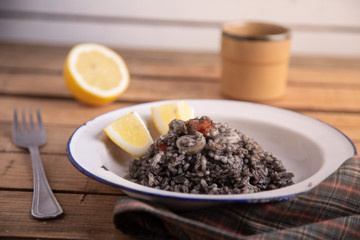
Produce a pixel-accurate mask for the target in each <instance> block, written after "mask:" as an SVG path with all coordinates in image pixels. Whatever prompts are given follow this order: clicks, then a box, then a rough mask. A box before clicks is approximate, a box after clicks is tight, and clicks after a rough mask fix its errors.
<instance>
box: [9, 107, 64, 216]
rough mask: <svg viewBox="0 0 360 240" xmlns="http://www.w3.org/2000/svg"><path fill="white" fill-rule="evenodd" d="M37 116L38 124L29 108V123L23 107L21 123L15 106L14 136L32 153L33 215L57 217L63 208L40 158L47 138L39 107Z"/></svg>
mask: <svg viewBox="0 0 360 240" xmlns="http://www.w3.org/2000/svg"><path fill="white" fill-rule="evenodd" d="M36 116H37V126H36V124H35V121H34V118H33V115H32V110H31V108H29V117H28V118H29V124H27V123H26V117H25V110H24V108H22V110H21V118H22V123H20V122H21V121H19V119H18V114H17V109H16V108H14V121H13V132H12V138H13V142H14V143H15V144H16V145H17V146H19V147H23V148H27V149H28V150H29V152H30V155H31V160H32V167H33V175H34V176H33V177H34V192H33V201H32V205H31V215H32V216H33V217H35V218H38V219H48V218H55V217H57V216H59V215H61V214H62V213H63V210H62V208H61V206H60V204H59V203H58V201H57V200H56V198H55V196H54V194H53V192H52V190H51V188H50V185H49V183H48V181H47V178H46V175H45V171H44V168H43V165H42V163H41V159H40V153H39V147H40V146H42V145H44V144H45V143H46V141H47V138H46V132H45V128H44V125H43V122H42V120H41V115H40V110H39V108H36Z"/></svg>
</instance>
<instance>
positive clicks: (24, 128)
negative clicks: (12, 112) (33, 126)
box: [21, 107, 28, 133]
mask: <svg viewBox="0 0 360 240" xmlns="http://www.w3.org/2000/svg"><path fill="white" fill-rule="evenodd" d="M21 117H22V132H23V133H26V132H27V130H28V129H27V126H26V117H25V109H24V108H23V107H22V108H21Z"/></svg>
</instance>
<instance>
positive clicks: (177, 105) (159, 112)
mask: <svg viewBox="0 0 360 240" xmlns="http://www.w3.org/2000/svg"><path fill="white" fill-rule="evenodd" d="M151 116H152V119H153V122H154V124H155V126H156V128H157V130H158V131H159V133H160V134H161V135H164V134H166V133H167V132H168V131H169V123H170V122H171V121H172V120H174V119H181V120H184V121H187V120H189V119H191V118H194V109H193V108H192V107H191V106H190V105H189V104H188V103H187V102H185V101H179V102H172V103H164V104H161V105H159V106H155V107H152V108H151Z"/></svg>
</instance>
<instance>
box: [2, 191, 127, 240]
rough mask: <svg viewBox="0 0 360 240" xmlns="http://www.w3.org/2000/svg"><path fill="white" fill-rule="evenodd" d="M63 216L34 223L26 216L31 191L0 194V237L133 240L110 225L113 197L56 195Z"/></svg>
mask: <svg viewBox="0 0 360 240" xmlns="http://www.w3.org/2000/svg"><path fill="white" fill-rule="evenodd" d="M55 195H56V198H57V199H58V201H59V202H60V203H61V205H62V207H63V209H64V215H63V216H62V217H60V218H59V219H54V220H35V219H33V218H32V217H31V215H30V205H31V198H32V193H31V192H24V191H4V190H2V191H0V213H1V214H0V223H1V224H0V237H6V238H31V239H36V238H38V239H39V238H43V239H45V238H46V239H68V238H71V239H124V240H128V239H133V238H129V237H127V236H126V235H124V234H122V233H121V232H120V231H117V230H116V229H115V228H114V227H113V224H112V217H111V214H112V210H113V204H114V202H115V201H116V199H117V196H105V195H92V194H67V193H56V194H55Z"/></svg>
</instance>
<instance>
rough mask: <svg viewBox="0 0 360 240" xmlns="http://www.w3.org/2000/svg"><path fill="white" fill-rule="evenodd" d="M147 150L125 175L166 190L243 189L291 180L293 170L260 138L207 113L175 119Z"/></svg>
mask: <svg viewBox="0 0 360 240" xmlns="http://www.w3.org/2000/svg"><path fill="white" fill-rule="evenodd" d="M169 128H170V130H169V132H168V133H167V134H166V135H163V136H160V138H158V139H157V140H156V141H155V142H154V143H153V144H152V145H151V146H150V147H149V149H148V151H147V153H146V154H145V155H144V156H143V157H141V158H139V159H134V160H132V161H131V162H130V166H129V175H128V176H127V178H128V179H129V180H131V181H133V182H135V183H139V184H142V185H145V186H149V187H153V188H157V189H163V190H167V191H174V192H183V193H194V194H240V193H255V192H259V191H265V190H272V189H277V188H281V187H285V186H289V185H291V184H293V181H292V178H293V176H294V175H293V174H292V173H290V172H287V171H286V169H285V168H284V166H283V164H282V163H281V161H280V160H278V159H277V158H276V157H274V156H273V155H272V154H271V153H269V152H265V151H264V150H263V149H262V147H260V145H259V144H258V143H256V142H255V141H254V140H253V139H251V138H249V137H248V136H246V135H245V134H242V133H241V132H239V131H238V130H236V129H232V128H230V127H229V126H228V125H227V124H222V123H213V122H212V121H211V120H210V119H209V118H208V117H201V118H195V119H191V120H189V121H186V122H185V121H182V120H173V121H172V122H171V123H170V124H169Z"/></svg>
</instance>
